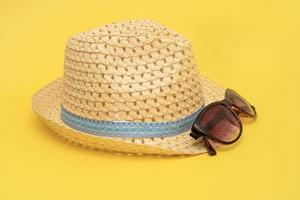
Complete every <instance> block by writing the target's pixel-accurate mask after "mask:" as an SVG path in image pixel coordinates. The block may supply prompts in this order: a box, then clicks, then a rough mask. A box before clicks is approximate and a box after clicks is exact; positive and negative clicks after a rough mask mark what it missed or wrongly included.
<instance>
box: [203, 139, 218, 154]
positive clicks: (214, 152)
mask: <svg viewBox="0 0 300 200" xmlns="http://www.w3.org/2000/svg"><path fill="white" fill-rule="evenodd" d="M203 140H204V143H205V145H206V147H207V150H208V154H209V155H210V156H215V155H216V154H217V152H216V150H215V149H214V148H213V146H212V145H211V144H210V143H209V141H208V139H207V137H205V136H203Z"/></svg>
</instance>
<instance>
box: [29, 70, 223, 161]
mask: <svg viewBox="0 0 300 200" xmlns="http://www.w3.org/2000/svg"><path fill="white" fill-rule="evenodd" d="M200 78H201V81H202V87H203V95H204V98H205V105H207V104H209V103H211V102H215V101H219V100H222V99H223V98H224V94H225V89H224V88H223V87H221V86H220V85H218V84H217V83H215V82H213V81H211V80H210V79H208V78H206V77H205V76H203V75H200ZM62 89H63V78H59V79H57V80H55V81H53V82H51V83H49V84H48V85H46V86H45V87H44V88H42V89H41V90H39V91H38V92H37V93H36V94H35V95H34V96H33V99H32V107H33V110H34V111H35V112H36V113H37V114H38V116H39V117H40V118H41V119H42V120H43V121H44V122H45V123H46V124H47V125H48V126H49V127H50V128H52V129H53V130H55V132H56V133H58V135H60V136H62V137H64V138H65V139H68V140H69V141H71V142H73V143H76V144H80V145H81V146H84V147H88V148H92V149H99V150H108V151H116V152H126V153H137V154H160V155H181V154H190V155H191V154H201V153H205V152H207V150H206V148H205V146H204V144H203V142H202V141H201V140H197V141H196V140H194V139H193V138H191V137H190V136H189V133H190V131H187V132H183V133H181V134H178V135H176V136H170V137H164V138H142V139H141V138H116V137H103V136H95V135H91V134H88V133H84V132H80V131H78V130H75V129H73V128H71V127H69V126H67V125H66V124H64V123H63V121H62V120H61V103H62V96H61V93H62Z"/></svg>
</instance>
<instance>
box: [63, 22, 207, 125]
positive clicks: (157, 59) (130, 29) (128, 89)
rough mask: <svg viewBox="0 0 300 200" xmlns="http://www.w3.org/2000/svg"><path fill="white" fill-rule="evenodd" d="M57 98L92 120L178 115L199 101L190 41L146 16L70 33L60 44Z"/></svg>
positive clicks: (195, 107)
mask: <svg viewBox="0 0 300 200" xmlns="http://www.w3.org/2000/svg"><path fill="white" fill-rule="evenodd" d="M62 104H63V107H64V108H65V109H66V110H68V111H70V112H72V113H74V114H76V115H78V116H80V117H84V118H88V119H95V120H108V121H152V122H159V121H172V120H177V119H181V118H184V117H185V116H187V115H189V114H191V113H193V112H195V111H197V110H198V109H199V108H200V107H201V106H202V105H203V104H204V99H203V96H202V90H201V82H200V78H199V76H198V72H197V65H196V63H195V58H194V53H193V50H192V47H191V44H190V42H189V41H188V40H186V39H185V38H184V37H182V36H180V35H179V34H177V33H175V32H174V31H172V30H170V29H168V28H166V27H164V26H162V25H160V24H158V23H156V22H153V21H149V20H134V21H125V22H119V23H113V24H109V25H105V26H103V27H100V28H96V29H92V30H89V31H86V32H82V33H79V34H77V35H75V36H72V37H71V38H70V39H69V40H68V42H67V45H66V50H65V63H64V90H63V103H62Z"/></svg>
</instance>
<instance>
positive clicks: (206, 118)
mask: <svg viewBox="0 0 300 200" xmlns="http://www.w3.org/2000/svg"><path fill="white" fill-rule="evenodd" d="M197 126H198V127H199V128H201V130H202V131H204V132H205V133H206V134H208V135H209V136H211V138H212V139H217V140H219V141H221V142H224V143H231V142H234V141H236V140H237V139H238V138H239V136H240V133H241V124H240V122H239V121H238V119H237V118H236V116H235V115H234V114H233V113H232V112H231V111H230V110H228V108H226V107H225V106H223V105H219V104H218V105H213V106H211V107H210V108H208V109H207V110H206V111H205V112H204V113H203V114H202V115H201V116H200V117H199V118H198V120H197Z"/></svg>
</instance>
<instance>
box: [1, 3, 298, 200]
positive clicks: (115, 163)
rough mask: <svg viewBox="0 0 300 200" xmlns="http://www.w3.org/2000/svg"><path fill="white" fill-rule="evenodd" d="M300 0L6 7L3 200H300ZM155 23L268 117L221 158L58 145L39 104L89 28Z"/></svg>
mask: <svg viewBox="0 0 300 200" xmlns="http://www.w3.org/2000/svg"><path fill="white" fill-rule="evenodd" d="M299 16H300V1H297V0H295V1H292V0H290V1H288V0H286V1H275V0H274V1H271V0H240V1H238V0H227V1H221V0H214V1H208V0H206V1H196V0H195V1H190V0H184V1H176V0H168V1H164V0H157V1H156V0H152V1H141V0H137V1H125V0H124V1H115V0H106V1H101V0H95V1H88V0H85V1H77V0H69V1H58V0H56V1H54V0H53V1H38V0H36V1H33V0H29V1H25V0H23V1H16V0H6V1H3V0H0V69H1V70H0V92H1V94H0V95H1V98H0V124H1V131H0V133H1V137H0V199H1V200H7V199H26V200H27V199H30V200H35V199H38V200H48V199H55V200H60V199H64V200H66V199H72V200H75V199H289V200H290V199H291V200H293V199H300V191H299V189H300V186H299V185H300V183H299V179H300V169H299V168H300V155H299V153H300V150H299V148H300V128H299V127H300V116H299V112H300V104H299V92H300V90H299V87H300V75H299V72H300V70H299V65H300V56H299V50H300V49H299V47H300V27H299V25H300V17H299ZM134 18H149V19H154V20H156V21H159V22H160V23H162V24H164V25H166V26H169V27H171V28H172V29H174V30H176V31H177V32H179V33H181V34H183V35H185V36H186V37H187V38H189V39H190V40H191V41H192V43H193V46H194V48H195V51H196V55H197V62H198V63H199V66H200V71H201V72H202V73H203V74H206V75H207V76H209V77H210V78H212V79H214V80H216V81H217V82H219V83H221V84H222V85H224V86H225V87H230V88H233V89H235V90H237V91H238V92H240V93H241V94H242V95H244V96H245V97H246V98H247V99H248V100H249V101H250V102H252V103H253V104H254V105H256V107H257V110H258V114H259V117H258V119H257V121H256V122H255V123H252V124H246V125H245V126H244V134H243V137H242V139H241V140H240V141H239V142H238V143H237V144H236V145H234V146H232V147H231V148H226V149H224V150H219V151H218V155H217V156H215V157H209V156H207V155H202V156H195V157H172V158H160V157H152V156H126V155H117V154H114V153H107V152H94V151H89V150H85V149H82V148H79V147H76V146H73V145H70V144H67V143H65V142H63V141H61V140H60V139H58V138H57V137H56V136H54V134H52V133H53V132H52V131H51V130H49V129H47V128H46V127H45V126H44V125H43V124H42V123H41V122H40V121H39V120H38V119H37V117H36V116H35V115H34V113H33V112H32V110H31V96H32V95H33V93H34V92H35V91H36V90H38V89H39V88H41V87H42V86H43V85H45V84H46V83H48V82H50V81H52V80H54V79H55V78H56V77H58V76H61V75H62V67H63V58H64V45H65V42H66V40H67V38H68V37H69V36H70V35H72V34H75V33H78V32H80V31H83V30H86V29H89V28H92V27H95V26H99V25H103V24H105V23H110V22H114V21H118V20H123V19H134Z"/></svg>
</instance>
